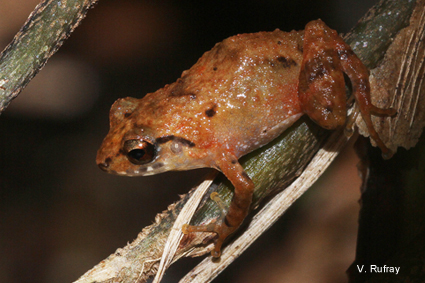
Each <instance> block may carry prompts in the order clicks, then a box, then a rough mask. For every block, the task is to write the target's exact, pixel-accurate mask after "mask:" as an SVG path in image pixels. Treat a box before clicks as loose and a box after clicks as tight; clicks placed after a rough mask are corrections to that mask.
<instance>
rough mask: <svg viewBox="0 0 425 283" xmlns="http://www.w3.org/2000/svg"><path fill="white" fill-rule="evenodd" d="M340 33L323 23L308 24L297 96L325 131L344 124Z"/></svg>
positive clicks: (307, 112)
mask: <svg viewBox="0 0 425 283" xmlns="http://www.w3.org/2000/svg"><path fill="white" fill-rule="evenodd" d="M339 40H342V39H341V38H340V37H339V36H338V34H337V33H336V32H335V31H334V30H332V29H330V28H329V27H327V26H326V25H325V24H324V23H323V22H322V21H320V20H318V21H313V22H310V23H309V24H307V26H306V30H305V35H304V46H303V62H302V65H301V70H300V75H299V84H298V96H299V100H300V104H301V108H302V110H303V112H304V113H306V114H307V115H308V116H309V117H310V118H311V119H312V120H313V121H315V122H316V123H317V124H319V125H320V126H322V127H324V128H326V129H334V128H336V127H338V126H340V125H343V124H344V123H345V117H346V95H345V81H344V75H343V72H342V67H341V64H340V60H339V56H338V52H337V49H336V47H335V45H336V42H338V41H339Z"/></svg>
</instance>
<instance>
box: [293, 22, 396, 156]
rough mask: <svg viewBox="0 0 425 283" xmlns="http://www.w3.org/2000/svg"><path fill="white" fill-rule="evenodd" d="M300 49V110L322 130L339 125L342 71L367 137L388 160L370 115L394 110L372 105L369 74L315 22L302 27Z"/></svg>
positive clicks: (343, 108)
mask: <svg viewBox="0 0 425 283" xmlns="http://www.w3.org/2000/svg"><path fill="white" fill-rule="evenodd" d="M303 50H304V51H303V52H304V54H303V56H304V58H303V64H302V66H301V71H300V79H299V87H298V91H299V97H300V103H301V107H302V109H303V111H304V112H305V113H306V114H308V115H309V116H310V117H311V118H312V119H313V120H314V121H315V122H317V123H318V124H319V125H321V126H322V127H324V128H327V129H332V128H335V127H337V126H340V125H343V124H344V123H345V116H346V95H345V83H344V78H343V73H342V72H344V73H345V74H346V75H347V76H348V77H349V79H350V80H351V84H352V89H353V95H354V98H355V100H356V104H357V105H358V109H359V110H360V113H361V115H362V118H363V120H364V121H365V123H366V126H367V128H368V131H369V134H370V136H371V138H372V139H373V140H374V141H375V142H376V144H377V145H378V146H379V148H380V149H381V151H382V155H383V157H384V158H389V157H391V155H392V153H391V151H390V150H389V149H388V148H387V147H386V146H385V144H384V142H383V141H382V140H381V138H380V137H379V135H378V133H377V132H376V130H375V128H374V126H373V123H372V120H371V114H374V115H384V116H393V115H394V114H395V113H396V111H395V110H394V109H391V108H390V109H381V108H378V107H376V106H374V105H372V102H371V98H370V85H369V71H368V69H367V68H366V67H365V66H364V65H363V63H362V62H361V61H360V59H359V58H358V57H357V56H356V55H355V54H354V52H353V51H352V50H351V48H350V46H349V45H348V44H346V43H345V42H344V40H343V39H342V38H341V37H340V36H339V35H338V34H337V32H336V31H334V30H332V29H330V28H329V27H328V26H326V25H325V24H324V23H323V22H322V21H321V20H317V21H313V22H310V23H308V24H307V26H306V29H305V35H304V47H303ZM320 96H323V98H320ZM354 115H355V114H353V116H352V117H350V118H349V121H348V123H349V124H352V123H353V122H354ZM348 126H349V125H348Z"/></svg>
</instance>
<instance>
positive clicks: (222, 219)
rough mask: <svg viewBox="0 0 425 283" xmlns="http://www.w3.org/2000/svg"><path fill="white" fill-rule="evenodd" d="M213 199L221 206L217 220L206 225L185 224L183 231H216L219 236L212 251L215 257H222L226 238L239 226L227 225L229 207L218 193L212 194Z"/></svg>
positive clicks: (186, 232)
mask: <svg viewBox="0 0 425 283" xmlns="http://www.w3.org/2000/svg"><path fill="white" fill-rule="evenodd" d="M210 197H211V199H212V200H213V201H215V202H216V203H217V205H218V207H219V208H220V216H219V218H218V219H217V221H216V222H214V223H211V224H208V225H204V226H192V225H188V224H185V225H183V227H182V231H183V233H184V234H189V233H195V232H211V233H216V234H217V235H218V238H217V239H216V241H215V246H214V249H213V250H212V251H211V255H212V256H213V257H216V258H217V257H220V255H221V246H222V245H223V242H224V241H225V240H226V238H227V237H228V236H229V235H230V234H232V233H233V232H234V231H235V230H236V229H237V228H238V227H231V226H228V225H226V213H227V209H226V207H225V205H224V203H223V201H222V200H221V199H220V197H219V195H218V193H216V192H214V193H212V194H211V196H210Z"/></svg>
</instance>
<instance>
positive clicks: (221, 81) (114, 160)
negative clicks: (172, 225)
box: [97, 20, 395, 257]
mask: <svg viewBox="0 0 425 283" xmlns="http://www.w3.org/2000/svg"><path fill="white" fill-rule="evenodd" d="M343 73H345V74H346V75H347V76H348V78H349V79H350V80H351V85H352V92H353V95H354V98H355V101H356V103H357V105H358V109H359V110H360V113H361V115H362V117H363V120H364V121H365V123H366V125H367V127H368V129H369V133H370V135H371V137H372V138H373V139H374V140H375V142H376V143H377V145H378V146H379V147H380V148H381V150H382V152H383V154H384V155H390V151H389V149H388V148H387V147H386V146H385V145H384V143H383V142H382V140H381V139H380V138H379V136H378V134H377V132H376V131H375V129H374V128H373V125H372V122H371V117H370V116H371V114H378V115H394V114H395V111H394V110H393V109H381V108H377V107H375V106H374V105H372V103H371V99H370V87H369V80H368V77H369V72H368V70H367V68H366V67H365V66H364V65H363V63H362V62H361V61H360V59H359V58H358V57H357V56H356V55H355V54H354V53H353V51H352V50H351V48H350V47H349V46H348V45H347V44H346V43H345V42H344V41H343V40H342V38H341V37H339V36H338V34H337V33H336V31H334V30H332V29H330V28H329V27H327V26H326V25H325V24H324V23H323V22H322V21H321V20H317V21H312V22H310V23H308V24H307V26H306V29H305V31H298V32H297V31H292V32H289V33H285V32H282V31H280V30H275V31H273V32H259V33H253V34H240V35H236V36H233V37H230V38H228V39H226V40H224V41H223V42H220V43H218V44H216V45H215V46H214V48H213V49H212V50H211V51H209V52H206V53H205V54H204V55H203V56H202V57H201V58H200V59H199V60H198V62H197V63H196V64H195V65H194V66H193V67H192V68H190V69H189V70H187V71H184V72H183V74H182V76H181V78H179V79H178V80H177V81H176V82H175V83H172V84H170V85H166V86H165V87H164V88H162V89H160V90H158V91H156V92H154V93H149V94H147V95H146V96H145V97H144V98H142V99H136V98H130V97H127V98H122V99H119V100H117V101H116V102H115V103H114V104H113V105H112V108H111V111H110V130H109V133H108V135H107V136H106V138H105V140H104V141H103V143H102V146H101V147H100V149H99V152H98V154H97V163H98V165H99V167H100V168H101V169H103V170H105V171H107V172H109V173H115V174H118V175H125V176H146V175H152V174H157V173H161V172H164V171H169V170H189V169H195V168H201V167H212V168H215V169H217V170H219V171H221V172H222V173H223V174H224V175H225V176H226V177H227V178H228V179H229V180H230V181H231V182H232V184H233V185H234V187H235V191H234V196H233V199H232V202H231V204H230V207H229V210H228V212H227V215H223V217H221V219H219V220H217V221H216V222H215V223H213V224H210V225H206V226H196V227H195V226H185V227H184V232H185V233H192V232H200V231H201V232H205V231H207V232H215V233H217V235H218V237H217V238H216V242H215V249H214V250H213V252H212V254H213V256H216V257H218V256H220V250H221V245H222V244H223V241H224V240H225V239H226V237H227V236H229V235H230V234H231V233H233V232H234V231H235V230H236V229H237V228H238V227H239V226H240V224H241V223H242V221H243V220H244V218H245V216H246V215H247V214H248V211H249V207H250V204H251V198H252V193H253V189H254V184H253V182H252V180H251V179H250V177H249V176H248V175H247V174H246V173H245V171H244V169H243V168H242V167H241V165H240V164H239V162H238V159H239V158H240V157H241V156H243V155H245V154H247V153H249V152H251V151H253V150H254V149H257V148H259V147H261V146H263V145H265V144H267V143H269V142H270V141H272V140H273V139H275V138H276V137H277V136H279V135H280V134H281V133H282V132H283V131H284V130H285V129H287V128H288V127H289V126H291V125H292V124H293V123H294V122H295V121H296V120H297V119H298V118H300V117H301V116H302V115H303V114H307V115H308V116H309V117H310V118H311V119H312V120H314V121H315V122H316V123H317V124H319V125H320V126H322V127H324V128H326V129H335V128H336V127H338V126H343V125H344V124H345V123H346V120H347V119H346V116H347V110H346V104H347V101H346V94H345V82H344V75H343Z"/></svg>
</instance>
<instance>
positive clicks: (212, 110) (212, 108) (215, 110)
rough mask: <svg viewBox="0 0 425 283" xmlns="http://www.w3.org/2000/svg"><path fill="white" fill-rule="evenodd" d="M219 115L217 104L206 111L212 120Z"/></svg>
mask: <svg viewBox="0 0 425 283" xmlns="http://www.w3.org/2000/svg"><path fill="white" fill-rule="evenodd" d="M216 113H217V104H214V105H213V106H212V107H211V108H209V109H207V110H205V115H207V117H209V118H211V117H213V116H214V115H215V114H216Z"/></svg>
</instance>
